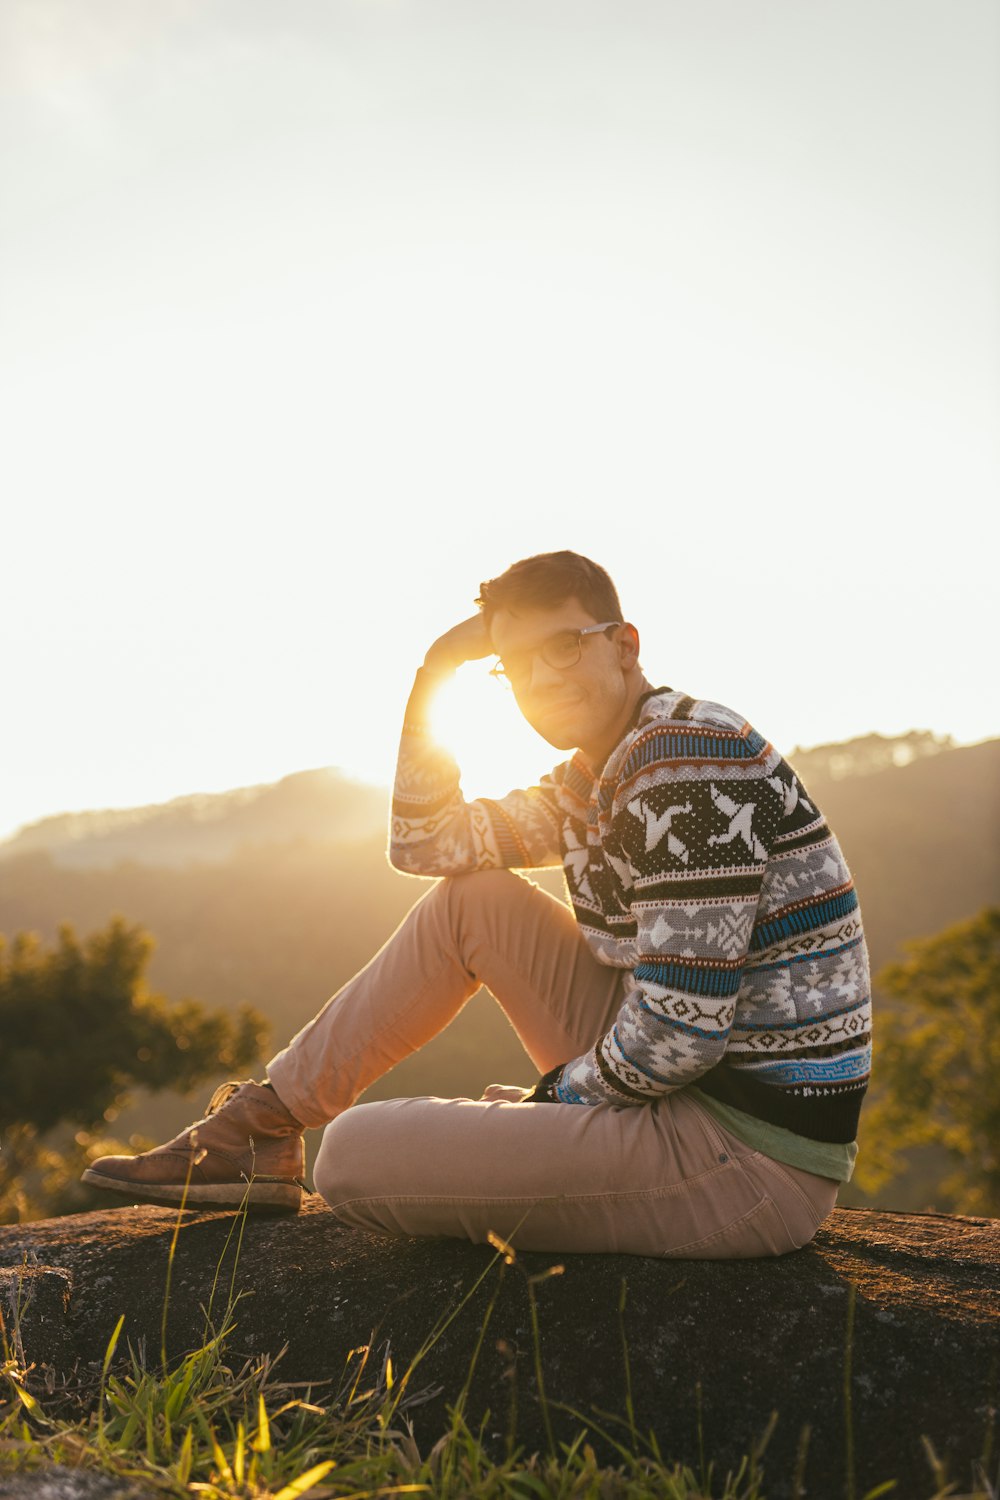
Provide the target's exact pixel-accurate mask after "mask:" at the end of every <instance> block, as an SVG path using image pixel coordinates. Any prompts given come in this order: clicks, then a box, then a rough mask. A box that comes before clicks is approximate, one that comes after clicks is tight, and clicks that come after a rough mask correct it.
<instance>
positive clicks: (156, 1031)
mask: <svg viewBox="0 0 1000 1500" xmlns="http://www.w3.org/2000/svg"><path fill="white" fill-rule="evenodd" d="M152 950H153V941H152V938H151V937H150V936H149V934H148V933H147V932H145V931H144V930H143V929H142V928H141V927H139V926H132V925H129V924H128V923H126V922H124V921H122V920H121V919H120V918H116V919H115V920H113V921H112V922H111V923H110V924H109V925H108V926H107V927H106V928H104V929H102V930H101V931H98V932H94V933H92V934H91V935H90V936H89V937H87V938H86V939H85V940H83V941H82V942H81V941H80V940H79V939H78V938H77V937H76V935H75V933H74V932H73V930H72V928H70V927H68V926H67V927H63V928H62V929H61V930H60V934H59V938H58V940H57V942H56V943H55V944H54V945H53V946H52V947H50V948H46V947H45V946H43V944H42V943H41V942H40V940H39V939H38V938H37V937H35V936H33V935H32V934H28V933H21V934H19V935H18V936H16V937H15V938H14V939H13V940H12V941H11V942H10V943H7V942H6V941H5V940H4V939H3V938H2V937H0V1037H2V1038H3V1047H2V1050H0V1132H2V1136H0V1219H2V1218H3V1217H4V1216H5V1215H6V1216H7V1217H9V1216H10V1214H11V1210H12V1208H13V1209H15V1210H16V1211H17V1214H18V1215H19V1216H20V1217H24V1216H25V1210H26V1209H27V1208H28V1207H29V1206H32V1207H33V1206H38V1205H36V1204H35V1203H34V1200H33V1198H32V1194H34V1198H35V1199H37V1198H38V1196H39V1192H40V1193H41V1199H40V1206H41V1207H43V1208H45V1207H50V1208H51V1207H52V1206H53V1204H54V1203H55V1201H56V1198H55V1197H53V1187H54V1185H55V1186H60V1187H61V1185H63V1184H64V1183H65V1182H67V1181H68V1180H69V1177H70V1176H71V1175H72V1174H73V1172H74V1169H75V1167H76V1166H78V1165H80V1164H81V1161H82V1162H84V1163H85V1159H86V1155H87V1153H88V1151H90V1154H96V1149H97V1147H98V1146H100V1147H101V1148H103V1147H104V1146H106V1145H107V1144H108V1143H107V1142H106V1141H104V1140H101V1141H99V1142H98V1141H97V1140H96V1138H95V1136H94V1132H96V1131H100V1132H102V1133H103V1132H104V1131H106V1129H107V1126H108V1124H109V1123H110V1122H111V1121H113V1120H114V1118H115V1117H116V1115H117V1114H118V1113H119V1111H120V1110H122V1109H123V1108H124V1107H125V1106H126V1105H127V1104H128V1103H129V1102H130V1099H131V1097H132V1095H133V1093H134V1091H135V1090H136V1089H137V1088H144V1089H148V1090H151V1091H157V1090H160V1089H176V1090H178V1091H180V1092H187V1091H189V1090H190V1089H192V1088H194V1087H195V1085H196V1084H198V1083H200V1082H203V1081H204V1080H205V1079H207V1078H211V1077H213V1076H217V1075H218V1074H219V1073H220V1072H224V1071H230V1072H233V1071H236V1070H238V1069H243V1068H246V1067H247V1066H248V1065H249V1064H250V1063H252V1062H253V1061H255V1060H256V1059H257V1058H258V1057H259V1056H260V1053H261V1049H262V1047H263V1045H264V1043H265V1041H266V1023H265V1021H264V1018H263V1017H262V1016H261V1015H259V1014H258V1012H256V1011H254V1010H252V1009H250V1008H249V1007H247V1006H243V1007H241V1008H240V1009H239V1010H238V1011H237V1012H236V1014H235V1015H232V1014H230V1013H228V1012H226V1011H224V1010H220V1009H214V1010H213V1009H208V1008H207V1007H206V1006H204V1005H202V1004H201V1003H200V1002H198V1001H197V1000H189V999H188V1000H180V1001H174V1002H171V1001H168V1000H166V999H164V997H163V996H162V995H157V994H153V993H151V992H150V991H149V989H148V988H147V985H146V982H145V972H146V967H147V965H148V963H149V959H150V955H151V953H152ZM59 1126H69V1127H73V1128H74V1130H75V1134H73V1137H72V1145H70V1146H67V1145H65V1144H64V1145H62V1146H61V1148H60V1147H55V1146H52V1145H51V1144H49V1143H47V1142H46V1141H45V1140H44V1139H43V1138H45V1137H48V1136H49V1135H50V1133H51V1132H54V1131H56V1130H57V1128H58V1127H59ZM74 1148H75V1149H74ZM90 1148H94V1149H93V1150H91V1149H90ZM81 1153H82V1156H81ZM78 1158H79V1159H78ZM40 1173H42V1175H43V1177H44V1178H45V1183H44V1184H43V1185H42V1186H41V1188H40V1187H39V1181H40V1179H39V1174H40ZM47 1199H48V1200H51V1201H46V1200H47Z"/></svg>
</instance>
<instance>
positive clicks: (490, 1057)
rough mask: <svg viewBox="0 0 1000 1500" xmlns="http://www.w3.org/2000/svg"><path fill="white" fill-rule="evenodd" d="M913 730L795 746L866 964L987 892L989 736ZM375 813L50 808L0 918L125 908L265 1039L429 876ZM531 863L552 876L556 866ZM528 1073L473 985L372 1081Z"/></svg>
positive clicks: (317, 996)
mask: <svg viewBox="0 0 1000 1500" xmlns="http://www.w3.org/2000/svg"><path fill="white" fill-rule="evenodd" d="M918 738H919V737H918ZM913 739H914V737H913V736H904V737H902V739H901V740H899V741H890V740H884V739H882V738H881V737H879V736H872V737H866V739H865V740H862V741H852V742H849V743H848V744H846V745H841V746H820V747H818V749H816V750H807V751H795V752H793V754H792V756H790V759H791V760H792V762H793V764H794V765H795V766H796V767H797V769H798V770H799V772H800V774H801V776H802V779H803V781H804V783H805V785H806V787H807V789H808V791H809V793H810V795H811V796H813V797H814V798H815V799H816V800H817V802H818V803H819V805H820V806H821V807H822V808H823V810H824V812H825V814H826V816H827V818H828V820H829V821H830V823H831V825H832V826H833V828H834V829H835V830H836V832H837V834H838V836H839V838H840V841H841V843H842V845H843V847H844V850H845V852H846V855H847V859H848V862H849V863H850V865H851V868H852V870H853V872H854V875H855V878H856V880H857V884H858V889H859V892H860V895H861V904H862V911H863V913H864V920H865V928H866V932H867V934H868V941H869V948H870V950H871V956H872V963H873V968H874V969H875V970H877V969H878V968H880V967H881V966H882V965H883V964H885V963H886V962H888V961H889V960H890V959H892V958H894V957H895V956H897V955H898V953H899V950H900V945H901V944H902V943H903V942H905V941H906V940H908V939H913V938H919V937H923V936H929V935H930V934H932V933H934V932H937V931H939V930H940V929H942V928H944V927H947V926H949V925H950V924H951V923H953V922H955V921H958V920H959V919H960V918H962V917H967V916H971V915H972V914H974V913H975V912H976V911H978V910H980V909H981V908H982V907H983V906H985V905H987V904H1000V839H998V832H1000V739H997V740H988V741H985V742H984V743H982V744H979V745H970V746H959V747H956V746H953V745H950V744H949V743H948V742H947V741H937V742H935V743H934V744H933V746H932V747H931V748H927V747H925V748H924V749H923V750H922V751H920V752H919V753H911V752H912V751H913V745H912V740H913ZM900 762H904V763H900ZM385 823H386V793H385V792H384V791H379V790H378V789H372V788H369V787H359V786H357V785H356V784H355V783H352V782H349V781H347V780H346V779H345V778H343V777H341V776H339V775H338V774H337V773H335V772H331V771H309V772H302V773H300V774H299V775H296V776H290V777H286V778H285V779H284V780H283V781H280V782H278V783H277V784H276V785H274V786H270V787H268V786H265V787H254V788H248V789H244V790H242V791H239V792H233V793H227V794H224V795H222V796H219V797H196V798H182V799H180V800H178V801H176V802H170V803H167V804H165V805H164V806H162V807H150V808H141V809H137V810H136V811H135V812H134V813H127V814H111V815H109V814H100V813H98V814H82V815H76V816H74V817H73V818H71V819H60V818H50V819H46V820H45V821H44V822H43V823H39V824H35V825H34V826H33V827H32V828H29V829H26V830H24V831H23V832H22V833H21V834H20V835H18V836H17V837H16V838H15V839H13V840H10V841H8V843H7V844H6V846H3V848H2V851H0V852H2V858H0V932H2V933H7V934H11V933H14V932H17V931H21V930H25V929H31V930H35V931H37V932H40V933H42V934H43V935H44V936H45V937H51V936H53V935H54V934H55V932H56V929H57V928H58V926H59V924H60V923H61V922H70V923H72V924H73V925H74V926H75V927H76V928H77V930H78V931H80V932H88V931H91V930H93V929H95V928H97V927H102V926H104V925H105V924H106V922H107V921H108V919H109V917H110V916H111V915H112V914H113V913H116V912H117V913H121V914H122V915H124V916H125V917H126V918H128V919H129V920H130V921H134V922H139V923H141V924H142V925H143V926H144V927H146V928H148V929H149V931H150V932H151V933H152V934H153V936H154V938H155V939H156V943H157V949H156V953H155V955H154V958H153V963H152V967H151V971H150V979H151V983H152V984H153V986H154V987H155V988H156V989H158V990H161V991H163V992H164V993H165V994H167V995H169V996H171V997H172V998H181V997H183V996H188V995H193V996H196V997H197V998H199V999H201V1000H203V1001H205V1002H206V1003H212V1004H222V1005H227V1006H235V1005H236V1004H238V1003H239V1002H241V1001H246V1002H249V1003H250V1004H253V1005H256V1006H257V1007H259V1009H261V1010H262V1011H263V1012H264V1014H265V1015H266V1016H268V1018H269V1019H270V1022H271V1025H272V1035H273V1042H274V1050H277V1047H278V1046H280V1045H282V1044H283V1043H284V1041H285V1040H286V1039H287V1038H288V1037H290V1036H291V1035H293V1034H294V1032H295V1031H297V1030H298V1029H299V1028H300V1027H301V1026H302V1025H303V1024H304V1023H305V1022H306V1021H307V1020H308V1019H309V1018H310V1017H311V1016H312V1015H313V1014H314V1013H315V1011H316V1010H317V1009H318V1008H319V1006H320V1005H321V1004H322V1003H323V1001H324V1000H325V999H326V998H327V996H328V995H330V994H331V993H333V992H334V991H335V990H336V989H337V988H339V986H340V985H341V984H343V983H344V982H345V980H347V979H348V978H349V977H350V976H351V975H352V974H353V973H355V972H356V971H357V970H358V969H359V968H360V967H361V966H362V965H363V964H365V963H366V962H367V960H368V959H369V958H370V957H371V955H372V954H373V953H374V952H375V951H376V949H377V948H378V947H380V946H381V944H382V943H383V942H385V940H386V938H387V937H388V936H389V935H390V933H391V932H392V931H393V929H394V927H395V926H396V925H397V924H398V922H399V921H400V920H401V919H402V917H403V916H404V915H405V913H406V912H407V910H408V909H409V908H410V906H411V905H412V904H413V902H414V901H415V900H416V899H417V898H418V896H420V895H421V894H422V892H423V890H424V889H425V888H426V884H427V882H425V881H420V880H414V879H412V878H410V877H407V876H403V875H399V874H398V873H397V872H395V871H394V870H392V869H391V868H390V867H389V865H388V863H387V861H386V858H385ZM532 878H533V879H536V880H537V881H538V882H539V883H540V884H542V885H544V886H545V887H546V888H547V889H548V890H550V891H551V892H552V893H553V894H557V895H561V894H562V893H563V886H562V877H561V873H560V872H559V871H549V872H541V873H535V874H534V875H533V876H532ZM533 1077H534V1073H533V1069H532V1067H531V1064H530V1063H529V1062H528V1061H527V1060H526V1058H525V1057H524V1054H523V1052H522V1051H521V1049H520V1046H519V1044H518V1042H517V1040H516V1038H515V1036H514V1033H513V1031H512V1030H511V1028H510V1026H509V1025H508V1024H507V1022H506V1020H505V1019H504V1018H503V1016H502V1015H501V1014H500V1012H499V1010H498V1008H497V1007H496V1006H494V1005H493V1004H492V1002H491V1001H490V1000H489V999H488V998H487V997H485V996H484V995H480V996H477V997H476V998H475V999H474V1000H473V1001H472V1002H471V1003H470V1005H469V1006H468V1007H467V1008H466V1010H465V1011H464V1012H463V1014H462V1015H461V1016H460V1017H459V1019H458V1021H457V1022H456V1023H455V1024H454V1025H452V1026H451V1027H449V1028H448V1030H447V1031H446V1032H445V1033H443V1034H442V1036H441V1037H439V1038H437V1040H436V1041H435V1042H433V1043H432V1044H431V1045H430V1046H429V1047H428V1048H425V1049H424V1050H423V1051H422V1052H421V1053H420V1054H419V1055H417V1056H415V1057H413V1058H410V1059H408V1060H407V1061H405V1062H404V1063H401V1064H400V1065H399V1066H398V1067H397V1068H396V1069H394V1070H393V1072H392V1073H391V1074H390V1075H388V1076H387V1077H386V1078H384V1079H382V1080H381V1081H380V1082H379V1083H378V1084H376V1085H375V1086H374V1088H373V1089H372V1090H371V1091H370V1092H369V1095H368V1097H369V1098H387V1097H392V1096H393V1095H404V1094H421V1093H436V1094H446V1095H447V1094H463V1093H465V1094H472V1095H476V1094H478V1093H479V1092H480V1091H481V1090H482V1088H483V1086H484V1085H485V1084H486V1083H489V1082H511V1083H519V1082H520V1083H530V1082H532V1081H533ZM190 1113H191V1105H190V1104H189V1103H185V1102H184V1101H182V1100H179V1099H178V1098H177V1097H176V1096H173V1095H171V1096H165V1097H161V1098H157V1099H155V1100H146V1101H143V1102H142V1104H141V1106H137V1107H136V1108H135V1109H133V1110H130V1111H129V1113H128V1115H127V1116H124V1117H123V1118H122V1120H121V1121H119V1122H118V1123H117V1124H116V1126H115V1129H116V1130H119V1131H120V1132H122V1133H123V1134H126V1135H127V1133H128V1132H129V1131H134V1130H141V1131H143V1132H144V1133H146V1134H148V1135H150V1136H153V1137H154V1138H155V1137H161V1138H162V1136H163V1135H164V1134H165V1133H167V1132H173V1131H174V1130H175V1129H177V1128H179V1127H180V1126H181V1125H182V1124H183V1123H184V1122H185V1121H186V1119H187V1118H189V1117H190ZM924 1190H925V1189H924V1188H922V1186H921V1184H920V1183H917V1184H916V1186H915V1188H914V1190H913V1194H911V1195H910V1196H908V1198H907V1199H906V1200H905V1201H900V1202H899V1203H898V1204H897V1205H895V1206H899V1207H904V1208H915V1207H920V1206H921V1204H922V1200H921V1198H920V1193H921V1192H922V1191H924ZM882 1201H883V1203H884V1205H885V1206H894V1205H893V1204H892V1203H891V1202H890V1200H889V1198H888V1197H887V1196H884V1197H883V1200H882Z"/></svg>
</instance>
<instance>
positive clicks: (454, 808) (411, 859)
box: [389, 670, 564, 875]
mask: <svg viewBox="0 0 1000 1500" xmlns="http://www.w3.org/2000/svg"><path fill="white" fill-rule="evenodd" d="M432 688H433V680H432V679H430V678H429V676H428V674H426V673H425V672H423V670H421V671H420V672H418V673H417V680H416V683H415V684H414V689H413V692H412V693H411V695H410V699H409V702H408V704H407V709H406V716H405V718H404V721H403V732H402V735H401V736H400V743H399V756H398V759H397V762H396V778H395V782H394V785H393V793H392V812H391V821H390V828H389V861H390V863H391V864H392V865H393V866H394V867H395V868H396V869H397V870H402V871H404V872H405V873H406V874H409V875H461V874H465V873H467V872H468V871H470V870H490V869H503V868H510V869H531V868H537V867H540V866H543V865H554V864H559V863H560V862H561V858H562V855H561V846H560V841H559V830H560V826H561V823H562V814H561V810H560V805H559V800H558V793H559V786H560V783H561V780H562V775H563V770H564V768H563V767H562V766H560V767H557V768H556V770H555V771H554V772H553V773H552V774H551V776H545V777H543V778H542V780H541V781H540V783H539V784H538V785H537V786H533V787H527V788H525V789H523V790H518V791H512V792H508V794H507V795H506V796H505V797H500V798H497V799H496V800H493V799H489V798H485V797H480V798H476V799H474V800H470V801H466V799H465V797H464V796H463V794H462V788H461V780H460V772H459V768H458V765H457V763H456V761H455V759H454V757H453V756H452V755H450V754H449V752H448V751H447V750H446V749H444V747H443V746H442V745H439V744H438V743H437V741H436V740H435V739H434V736H433V734H432V732H431V729H430V727H429V714H428V708H429V704H430V698H431V694H432Z"/></svg>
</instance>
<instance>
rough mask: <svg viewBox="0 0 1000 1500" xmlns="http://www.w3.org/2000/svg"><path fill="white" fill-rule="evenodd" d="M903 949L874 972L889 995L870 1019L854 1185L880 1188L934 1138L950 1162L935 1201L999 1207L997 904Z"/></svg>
mask: <svg viewBox="0 0 1000 1500" xmlns="http://www.w3.org/2000/svg"><path fill="white" fill-rule="evenodd" d="M907 947H908V950H909V955H910V956H909V957H908V958H907V959H906V960H905V961H904V962H902V963H896V964H890V965H889V966H888V967H887V968H885V969H883V970H882V971H881V972H880V973H879V974H878V976H877V978H876V983H877V985H878V986H879V987H880V989H881V991H882V992H883V993H884V994H885V995H887V996H888V997H889V1000H890V1002H891V1003H890V1006H889V1007H888V1008H886V1009H885V1010H884V1011H882V1012H881V1013H880V1018H879V1021H878V1023H877V1027H876V1038H875V1042H876V1053H875V1057H876V1062H875V1075H874V1076H875V1078H876V1080H877V1082H878V1087H877V1090H876V1091H875V1093H874V1096H873V1098H872V1100H871V1102H870V1104H869V1105H868V1107H867V1109H866V1111H865V1115H864V1141H863V1149H862V1153H861V1157H860V1158H859V1174H858V1175H859V1179H860V1185H861V1186H862V1187H863V1188H864V1189H865V1191H867V1192H871V1191H873V1190H875V1189H877V1188H878V1187H879V1186H880V1185H881V1184H882V1183H883V1182H885V1181H886V1180H887V1179H889V1178H890V1177H892V1176H893V1175H894V1173H896V1172H897V1171H898V1170H899V1167H900V1157H901V1154H902V1153H903V1152H904V1151H906V1150H908V1149H911V1148H913V1147H918V1146H928V1145H936V1146H938V1147H943V1148H944V1150H945V1151H946V1152H947V1153H948V1156H949V1158H950V1159H951V1160H952V1161H953V1162H954V1164H955V1170H954V1172H953V1173H952V1174H951V1176H949V1177H948V1178H947V1179H946V1181H945V1182H944V1183H942V1194H943V1195H945V1196H946V1198H947V1203H943V1204H942V1205H941V1206H942V1207H945V1206H947V1207H949V1208H950V1209H951V1210H952V1211H955V1212H958V1213H972V1214H986V1215H997V1214H1000V907H987V908H986V909H985V910H983V911H982V912H980V913H979V915H978V916H976V917H973V918H971V919H970V920H968V921H965V922H957V923H955V925H954V926H953V927H949V928H946V929H945V931H943V932H941V933H939V934H938V935H937V936H936V937H932V938H925V939H922V940H921V941H919V942H914V943H909V944H907Z"/></svg>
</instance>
